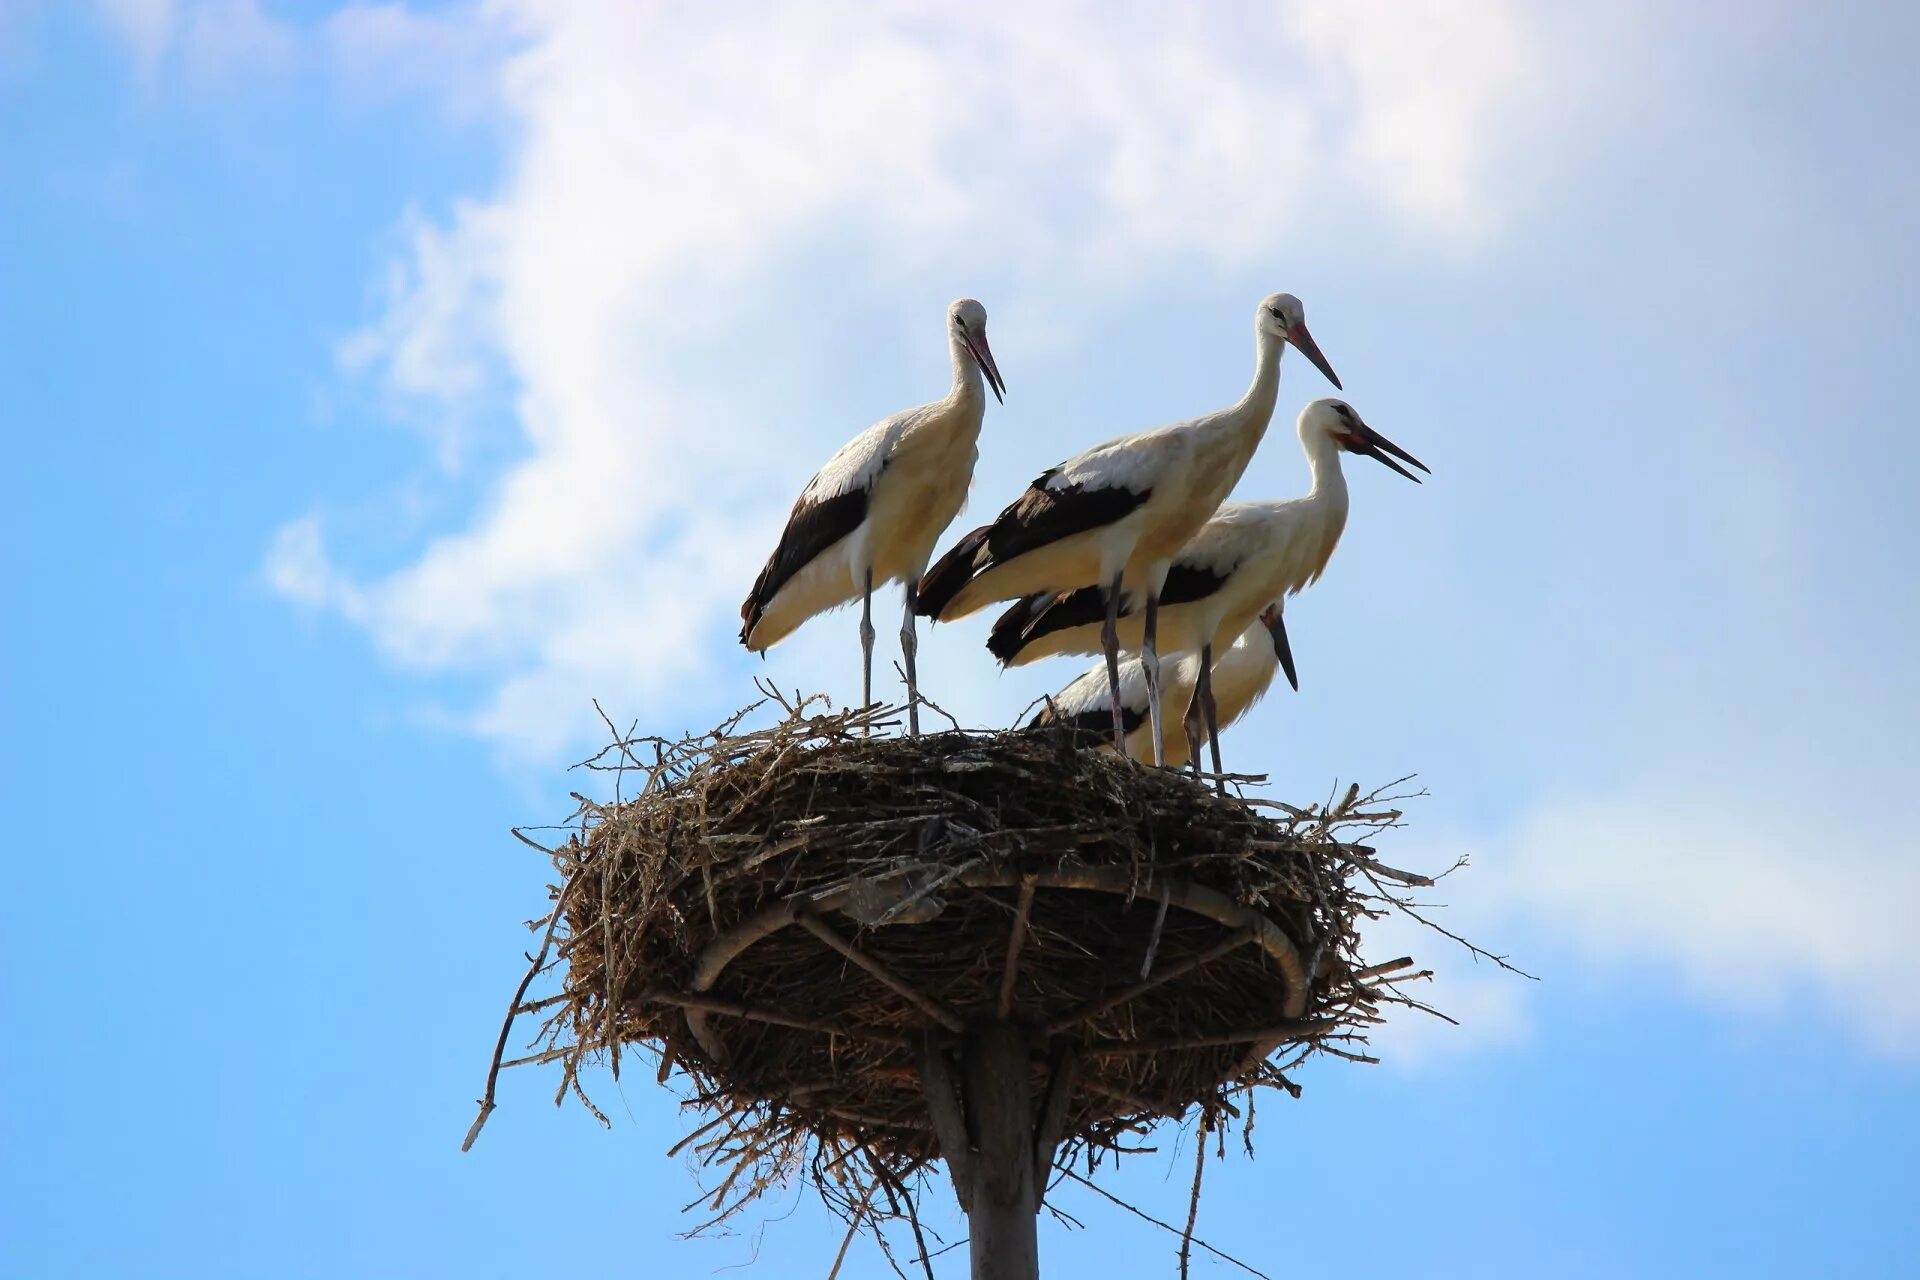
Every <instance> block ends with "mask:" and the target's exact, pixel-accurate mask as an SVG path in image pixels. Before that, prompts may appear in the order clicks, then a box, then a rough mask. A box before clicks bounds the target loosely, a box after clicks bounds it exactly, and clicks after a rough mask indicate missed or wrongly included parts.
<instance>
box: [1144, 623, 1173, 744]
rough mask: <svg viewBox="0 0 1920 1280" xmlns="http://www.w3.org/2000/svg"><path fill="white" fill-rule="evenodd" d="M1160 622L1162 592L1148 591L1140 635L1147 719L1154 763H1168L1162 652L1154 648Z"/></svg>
mask: <svg viewBox="0 0 1920 1280" xmlns="http://www.w3.org/2000/svg"><path fill="white" fill-rule="evenodd" d="M1159 623H1160V593H1159V592H1157V591H1149V592H1147V620H1146V626H1145V628H1144V629H1143V631H1142V634H1141V637H1140V666H1141V667H1142V669H1144V670H1145V671H1146V673H1147V719H1148V721H1149V722H1150V723H1151V724H1152V725H1153V763H1154V767H1155V768H1160V767H1161V766H1164V765H1165V764H1166V763H1167V738H1166V732H1165V730H1163V729H1162V728H1161V725H1160V654H1159V652H1158V651H1157V650H1156V649H1155V648H1154V632H1155V631H1156V630H1158V628H1159Z"/></svg>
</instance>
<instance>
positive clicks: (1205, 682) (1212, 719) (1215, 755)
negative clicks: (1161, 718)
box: [1194, 645, 1227, 795]
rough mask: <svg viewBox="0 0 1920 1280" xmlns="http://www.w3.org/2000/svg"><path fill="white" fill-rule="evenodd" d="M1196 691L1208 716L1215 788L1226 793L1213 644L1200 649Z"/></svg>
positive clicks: (1210, 757) (1209, 752)
mask: <svg viewBox="0 0 1920 1280" xmlns="http://www.w3.org/2000/svg"><path fill="white" fill-rule="evenodd" d="M1203 691H1204V692H1203ZM1195 693H1196V695H1197V696H1198V697H1199V699H1200V710H1201V713H1202V714H1203V715H1205V716H1206V718H1207V758H1208V759H1209V760H1211V761H1212V762H1213V789H1214V790H1215V791H1218V792H1219V793H1220V794H1221V795H1225V794H1227V780H1226V779H1225V778H1222V777H1221V776H1220V775H1221V774H1222V773H1224V772H1225V770H1224V769H1222V768H1221V767H1220V707H1219V704H1218V703H1216V702H1215V701H1214V699H1213V646H1212V645H1207V646H1206V647H1205V648H1204V649H1202V650H1201V651H1200V684H1199V688H1198V689H1197V690H1196V691H1195ZM1194 754H1196V755H1198V754H1199V753H1198V752H1195V753H1194Z"/></svg>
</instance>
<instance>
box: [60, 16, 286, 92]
mask: <svg viewBox="0 0 1920 1280" xmlns="http://www.w3.org/2000/svg"><path fill="white" fill-rule="evenodd" d="M94 9H95V11H96V12H97V13H98V14H99V15H100V18H101V20H102V21H103V22H104V23H105V24H106V26H107V28H108V30H109V31H111V32H112V33H113V34H114V35H115V36H116V37H117V38H118V39H119V40H120V41H121V43H122V44H123V45H124V46H125V47H126V50H127V53H128V55H129V56H130V57H131V58H132V60H133V63H134V66H135V68H136V69H137V70H138V72H139V74H140V77H141V79H142V80H144V81H146V82H148V83H149V84H151V83H152V82H153V81H154V79H155V77H157V76H158V75H159V73H160V70H161V67H162V66H163V65H164V64H166V63H168V62H169V61H172V60H177V61H178V62H179V63H180V64H181V66H182V67H183V68H184V70H185V71H186V73H187V74H188V75H189V76H190V77H192V78H194V79H196V80H201V81H211V80H220V79H232V78H234V77H237V76H243V75H254V74H259V73H262V72H268V71H274V70H277V69H280V68H282V67H284V66H286V65H287V64H288V63H289V62H290V61H291V60H292V59H293V57H294V56H295V53H296V48H297V37H296V34H295V32H294V30H293V28H291V27H290V26H288V25H287V24H285V23H283V22H281V21H280V20H279V19H277V18H275V17H273V16H272V15H271V14H269V13H267V12H265V11H264V10H262V9H261V7H260V3H259V0H94Z"/></svg>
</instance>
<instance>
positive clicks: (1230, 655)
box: [1027, 605, 1300, 773]
mask: <svg viewBox="0 0 1920 1280" xmlns="http://www.w3.org/2000/svg"><path fill="white" fill-rule="evenodd" d="M1276 670H1284V671H1285V672H1286V673H1287V682H1288V683H1289V684H1291V685H1292V686H1293V687H1294V688H1296V689H1298V688H1299V687H1300V681H1299V679H1298V678H1297V677H1296V676H1295V674H1294V670H1293V655H1292V654H1291V653H1289V652H1288V650H1287V632H1286V628H1285V627H1284V626H1283V625H1281V622H1280V607H1279V606H1278V605H1274V606H1273V607H1272V608H1270V609H1268V610H1267V611H1265V612H1263V613H1262V614H1261V615H1260V619H1259V621H1257V622H1255V623H1254V624H1252V625H1251V626H1249V627H1248V628H1247V629H1246V630H1245V631H1243V632H1241V633H1240V636H1239V638H1238V639H1236V640H1235V641H1234V642H1233V643H1232V644H1231V645H1229V646H1228V647H1227V649H1226V651H1225V652H1224V653H1222V654H1221V655H1220V658H1219V661H1217V662H1215V663H1214V664H1213V669H1212V685H1213V693H1214V697H1215V698H1216V699H1217V705H1218V708H1219V721H1220V724H1221V725H1222V726H1225V725H1230V724H1232V723H1234V722H1235V721H1236V720H1238V719H1239V718H1240V717H1241V716H1243V715H1245V714H1246V713H1247V712H1248V711H1250V710H1251V709H1252V708H1253V704H1254V703H1256V702H1258V701H1260V699H1261V697H1262V696H1263V695H1264V694H1265V693H1266V691H1267V686H1268V685H1270V684H1272V683H1273V673H1274V672H1275V671H1276ZM1199 678H1200V655H1199V654H1197V653H1185V654H1181V655H1180V656H1179V658H1177V659H1175V660H1174V661H1173V662H1172V664H1171V668H1170V671H1169V673H1168V676H1167V688H1166V692H1167V693H1169V694H1171V695H1172V696H1173V697H1174V699H1175V700H1179V699H1182V698H1186V699H1191V698H1192V696H1193V693H1194V691H1195V689H1196V687H1197V683H1198V681H1199ZM1120 699H1121V702H1122V704H1123V705H1124V707H1125V716H1126V726H1127V754H1128V755H1130V756H1132V757H1133V758H1134V759H1135V760H1138V761H1140V762H1141V763H1143V764H1145V763H1147V762H1148V761H1150V760H1151V759H1152V758H1153V743H1152V742H1151V741H1150V740H1149V736H1148V733H1147V728H1148V725H1147V676H1146V671H1145V669H1144V667H1142V665H1141V662H1140V659H1138V658H1128V659H1127V660H1126V661H1125V662H1123V663H1121V664H1120ZM1107 717H1108V712H1107V669H1106V664H1105V663H1100V662H1096V663H1094V664H1093V666H1091V667H1089V668H1087V670H1086V672H1085V673H1084V674H1083V675H1081V676H1080V677H1079V678H1077V679H1076V680H1074V681H1073V683H1072V684H1069V685H1068V686H1067V687H1066V688H1064V689H1062V690H1061V691H1060V692H1059V693H1056V694H1054V695H1053V696H1052V697H1051V698H1049V699H1047V705H1046V706H1045V707H1044V708H1042V710H1041V711H1040V713H1039V714H1038V715H1036V716H1035V717H1034V718H1033V719H1032V721H1030V722H1029V723H1028V725H1027V727H1028V728H1029V729H1038V728H1041V727H1043V726H1046V725H1056V724H1064V725H1068V726H1071V727H1073V728H1077V729H1085V730H1089V731H1102V732H1103V731H1104V730H1105V728H1106V723H1107ZM1205 733H1206V731H1205V729H1204V727H1203V726H1202V725H1201V724H1200V723H1199V722H1198V721H1196V720H1194V719H1193V718H1192V717H1188V718H1187V719H1186V720H1185V721H1183V722H1182V723H1180V724H1177V725H1174V726H1172V727H1171V729H1170V731H1169V733H1168V735H1167V744H1166V756H1167V759H1166V762H1167V763H1168V764H1169V765H1172V766H1173V767H1175V768H1178V767H1179V766H1181V765H1183V764H1187V763H1189V762H1190V761H1192V760H1193V759H1194V758H1195V756H1196V754H1197V753H1198V751H1199V749H1200V743H1201V741H1202V739H1203V738H1204V737H1205ZM1219 769H1220V765H1219V761H1218V758H1217V756H1216V759H1215V762H1214V771H1215V772H1216V773H1217V772H1219Z"/></svg>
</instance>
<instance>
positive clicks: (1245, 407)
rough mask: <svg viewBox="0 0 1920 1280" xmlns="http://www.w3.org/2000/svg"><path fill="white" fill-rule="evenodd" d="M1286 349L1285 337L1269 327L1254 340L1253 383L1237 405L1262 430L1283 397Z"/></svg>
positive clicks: (1261, 331)
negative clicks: (1282, 370)
mask: <svg viewBox="0 0 1920 1280" xmlns="http://www.w3.org/2000/svg"><path fill="white" fill-rule="evenodd" d="M1286 349H1287V344H1286V340H1285V339H1283V338H1276V337H1274V336H1273V335H1271V334H1269V333H1268V332H1267V331H1266V330H1265V329H1262V330H1260V331H1259V333H1258V335H1257V336H1256V337H1255V339H1254V344H1253V383H1252V385H1251V386H1249V387H1248V388H1247V394H1246V395H1244V396H1242V397H1240V403H1239V405H1238V406H1236V407H1237V408H1238V409H1240V410H1241V411H1242V412H1243V413H1246V414H1249V415H1251V416H1252V417H1253V418H1254V419H1255V421H1257V422H1258V423H1259V429H1260V430H1262V431H1264V430H1266V426H1267V419H1269V418H1271V417H1272V416H1273V406H1274V402H1275V401H1276V400H1278V399H1279V398H1280V356H1281V355H1282V353H1284V352H1285V351H1286Z"/></svg>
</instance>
